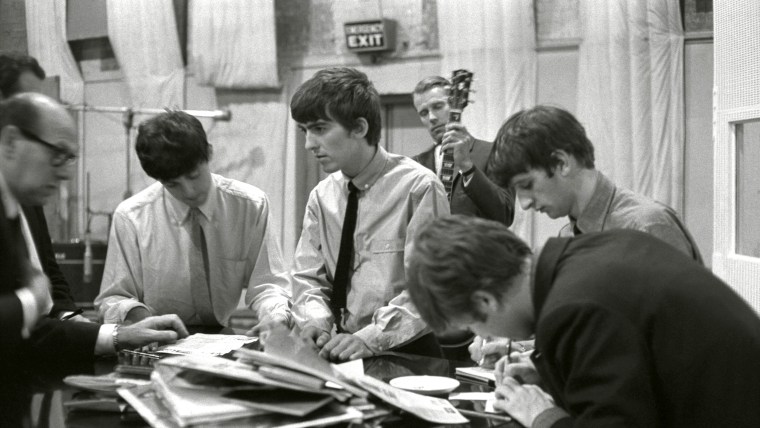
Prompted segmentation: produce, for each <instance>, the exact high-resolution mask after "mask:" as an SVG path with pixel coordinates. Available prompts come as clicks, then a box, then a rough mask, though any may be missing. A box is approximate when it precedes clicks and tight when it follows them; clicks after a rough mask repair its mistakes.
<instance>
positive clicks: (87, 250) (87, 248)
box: [82, 231, 92, 284]
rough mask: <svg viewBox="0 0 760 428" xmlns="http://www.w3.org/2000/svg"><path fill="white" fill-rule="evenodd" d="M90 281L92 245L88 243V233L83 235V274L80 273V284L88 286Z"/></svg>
mask: <svg viewBox="0 0 760 428" xmlns="http://www.w3.org/2000/svg"><path fill="white" fill-rule="evenodd" d="M91 281H92V245H91V243H90V232H89V231H87V232H86V233H85V235H84V272H83V273H82V282H84V283H85V284H89V283H90V282H91Z"/></svg>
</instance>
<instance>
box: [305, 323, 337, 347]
mask: <svg viewBox="0 0 760 428" xmlns="http://www.w3.org/2000/svg"><path fill="white" fill-rule="evenodd" d="M301 337H302V338H304V339H307V340H310V341H312V342H314V344H315V345H317V347H318V348H320V349H321V348H322V347H323V346H325V344H326V343H327V342H329V341H330V333H328V332H326V331H324V330H322V329H321V328H317V327H314V326H310V327H306V328H305V329H303V330H301Z"/></svg>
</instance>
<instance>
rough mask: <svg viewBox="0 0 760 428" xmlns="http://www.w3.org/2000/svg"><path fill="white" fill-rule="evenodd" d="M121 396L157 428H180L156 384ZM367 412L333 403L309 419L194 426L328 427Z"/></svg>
mask: <svg viewBox="0 0 760 428" xmlns="http://www.w3.org/2000/svg"><path fill="white" fill-rule="evenodd" d="M118 393H119V395H120V396H121V397H122V398H123V399H124V401H126V402H127V403H129V405H130V406H132V408H133V409H135V411H137V413H139V414H140V416H141V417H142V418H143V419H144V420H145V422H147V423H148V424H149V425H150V426H151V427H153V428H180V425H178V424H177V423H176V421H174V419H173V418H172V416H171V413H170V412H169V409H167V408H166V406H165V405H164V403H163V402H162V401H161V399H160V398H159V397H158V395H157V394H156V393H155V391H154V390H153V385H141V386H138V387H135V388H122V389H119V390H118ZM362 417H363V413H362V412H360V411H359V410H357V409H355V408H353V407H346V406H342V405H338V404H330V405H328V406H326V407H324V408H322V409H319V410H317V411H315V412H314V413H313V414H311V415H309V417H308V418H301V417H295V416H290V415H284V414H277V413H265V414H260V415H256V416H249V417H245V418H241V419H231V420H228V421H214V422H210V423H201V424H197V425H193V427H195V428H205V427H209V428H210V427H214V428H225V427H230V428H231V427H240V426H245V427H247V428H264V427H267V428H270V427H280V428H306V427H312V426H327V425H332V424H336V423H340V422H348V421H356V420H361V419H362Z"/></svg>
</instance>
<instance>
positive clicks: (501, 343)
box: [467, 336, 509, 369]
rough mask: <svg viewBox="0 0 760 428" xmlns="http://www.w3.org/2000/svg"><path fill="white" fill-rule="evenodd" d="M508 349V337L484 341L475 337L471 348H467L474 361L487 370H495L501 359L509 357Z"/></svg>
mask: <svg viewBox="0 0 760 428" xmlns="http://www.w3.org/2000/svg"><path fill="white" fill-rule="evenodd" d="M508 349H509V339H507V338H506V337H496V338H488V339H483V338H482V337H480V336H475V338H474V339H473V340H472V343H470V346H468V347H467V350H468V351H470V358H472V361H474V362H476V363H478V365H479V366H481V367H484V368H487V369H491V368H493V367H494V365H495V364H496V362H497V361H498V360H499V359H500V358H501V357H503V356H504V355H507V350H508Z"/></svg>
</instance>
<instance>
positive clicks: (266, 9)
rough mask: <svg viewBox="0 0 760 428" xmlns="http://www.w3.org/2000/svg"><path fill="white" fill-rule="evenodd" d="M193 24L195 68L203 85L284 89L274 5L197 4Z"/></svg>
mask: <svg viewBox="0 0 760 428" xmlns="http://www.w3.org/2000/svg"><path fill="white" fill-rule="evenodd" d="M188 20H189V23H190V27H189V31H188V38H189V40H190V43H189V48H190V49H189V50H190V55H189V56H190V60H189V63H190V66H191V67H192V70H193V72H194V74H195V77H196V79H197V80H198V82H199V83H200V84H203V85H209V86H215V87H219V88H237V89H240V88H246V89H256V88H272V87H277V86H278V85H279V81H278V78H277V41H276V38H275V17H274V1H273V0H225V1H218V0H191V1H190V7H189V17H188Z"/></svg>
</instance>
